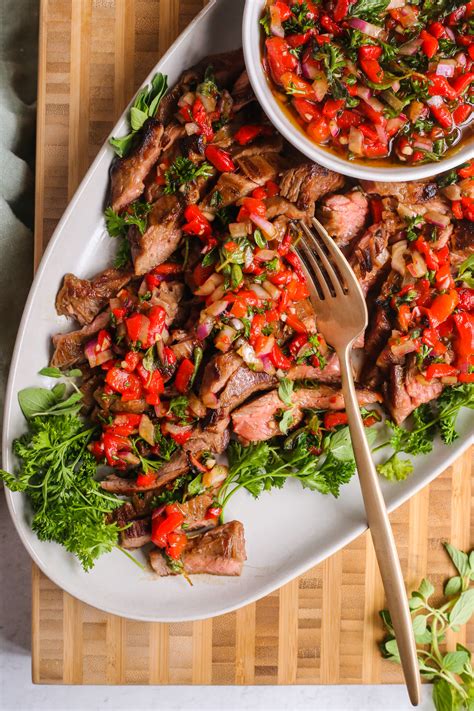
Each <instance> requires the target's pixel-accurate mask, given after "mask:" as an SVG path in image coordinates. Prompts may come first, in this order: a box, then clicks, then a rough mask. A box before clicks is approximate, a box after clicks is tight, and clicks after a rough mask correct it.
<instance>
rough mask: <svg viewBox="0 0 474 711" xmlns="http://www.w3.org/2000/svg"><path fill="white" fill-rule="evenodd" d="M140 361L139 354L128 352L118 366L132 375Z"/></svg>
mask: <svg viewBox="0 0 474 711" xmlns="http://www.w3.org/2000/svg"><path fill="white" fill-rule="evenodd" d="M140 360H141V358H140V354H139V353H137V352H136V351H128V353H127V354H126V355H125V358H124V360H123V361H122V362H121V363H120V365H121V366H122V368H123V369H124V370H126V371H127V372H128V373H132V372H133V371H134V370H135V368H136V367H137V365H138V364H139V362H140Z"/></svg>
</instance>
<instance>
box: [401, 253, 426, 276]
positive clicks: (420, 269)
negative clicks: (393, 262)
mask: <svg viewBox="0 0 474 711" xmlns="http://www.w3.org/2000/svg"><path fill="white" fill-rule="evenodd" d="M411 256H412V259H413V263H412V264H407V265H406V268H407V269H408V271H409V272H410V274H411V275H412V276H413V277H416V278H417V279H418V278H419V277H422V276H424V275H425V274H426V272H427V266H426V262H425V260H424V259H423V257H422V256H421V254H420V253H419V252H412V255H411Z"/></svg>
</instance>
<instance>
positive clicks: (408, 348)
mask: <svg viewBox="0 0 474 711" xmlns="http://www.w3.org/2000/svg"><path fill="white" fill-rule="evenodd" d="M416 349H417V344H416V343H415V341H414V340H412V339H410V340H407V341H404V342H403V343H394V344H393V345H391V346H390V350H391V351H392V353H393V354H394V355H396V356H404V355H406V354H407V353H413V352H414V351H416Z"/></svg>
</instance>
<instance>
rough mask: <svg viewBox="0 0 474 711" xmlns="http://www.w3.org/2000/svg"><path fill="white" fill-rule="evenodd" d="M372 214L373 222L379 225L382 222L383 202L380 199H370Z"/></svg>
mask: <svg viewBox="0 0 474 711" xmlns="http://www.w3.org/2000/svg"><path fill="white" fill-rule="evenodd" d="M369 207H370V214H371V216H372V222H373V223H374V225H377V224H378V223H379V222H381V221H382V201H381V199H380V198H374V197H371V198H370V203H369Z"/></svg>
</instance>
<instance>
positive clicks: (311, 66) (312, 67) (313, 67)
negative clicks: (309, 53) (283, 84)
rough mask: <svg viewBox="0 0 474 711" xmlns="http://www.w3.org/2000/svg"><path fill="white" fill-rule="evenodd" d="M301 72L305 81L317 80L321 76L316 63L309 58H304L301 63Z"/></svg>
mask: <svg viewBox="0 0 474 711" xmlns="http://www.w3.org/2000/svg"><path fill="white" fill-rule="evenodd" d="M301 71H302V74H303V76H304V77H305V79H311V80H313V79H316V77H318V76H320V75H321V69H320V68H319V67H318V66H317V64H315V61H314V60H313V59H311V58H309V57H303V59H302V61H301Z"/></svg>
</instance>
